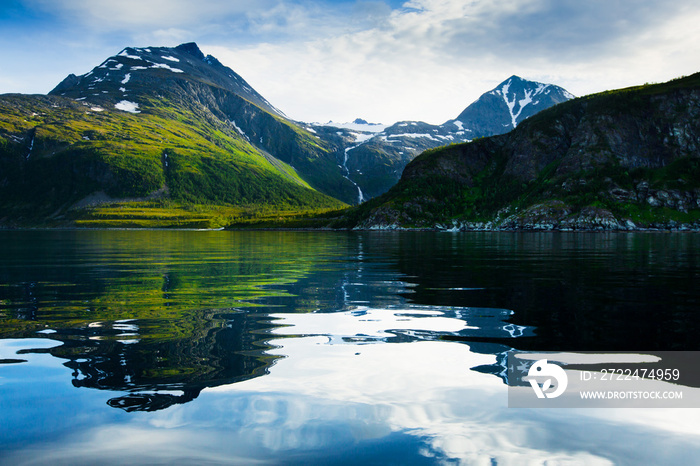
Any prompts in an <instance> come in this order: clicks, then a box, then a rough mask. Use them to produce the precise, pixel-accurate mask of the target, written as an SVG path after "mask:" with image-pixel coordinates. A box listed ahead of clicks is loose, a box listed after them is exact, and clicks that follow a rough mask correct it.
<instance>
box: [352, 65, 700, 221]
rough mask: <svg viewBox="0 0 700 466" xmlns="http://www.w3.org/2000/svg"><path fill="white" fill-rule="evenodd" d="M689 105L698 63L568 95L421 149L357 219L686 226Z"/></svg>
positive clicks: (692, 200)
mask: <svg viewBox="0 0 700 466" xmlns="http://www.w3.org/2000/svg"><path fill="white" fill-rule="evenodd" d="M699 116H700V74H696V75H693V76H690V77H688V78H683V79H679V80H674V81H671V82H669V83H666V84H660V85H654V86H642V87H639V88H632V89H625V90H621V91H614V92H608V93H603V94H599V95H595V96H589V97H586V98H580V99H576V100H574V101H571V102H567V103H564V104H562V105H559V106H557V107H554V108H551V109H549V110H546V111H543V112H541V113H539V114H538V115H536V116H534V117H532V118H530V119H528V120H527V121H525V122H523V123H522V124H521V125H519V126H518V127H517V129H516V130H514V131H512V132H511V133H508V134H505V135H501V136H495V137H491V138H487V139H483V140H479V141H476V142H474V143H470V144H462V145H457V146H452V147H449V148H445V149H443V150H435V151H430V152H427V153H425V154H423V155H421V156H420V157H418V158H416V159H415V160H414V161H413V162H412V163H411V164H409V165H408V166H407V167H406V169H405V171H404V173H403V176H402V178H401V181H400V183H399V184H398V185H397V186H396V187H395V188H394V189H392V190H391V191H390V192H389V193H388V194H387V195H385V196H383V197H382V198H381V199H380V200H377V202H376V205H375V206H373V207H374V208H369V209H366V211H365V212H364V217H363V219H362V220H361V221H359V222H358V223H357V226H359V227H361V228H381V227H388V226H394V227H415V226H418V227H427V228H457V229H594V230H595V229H623V230H624V229H635V228H682V229H688V228H698V227H700V151H698V148H700V118H698V117H699ZM440 184H442V185H443V186H445V188H444V189H442V190H438V189H437V188H434V187H433V186H435V185H440ZM438 191H440V193H441V194H440V195H439V196H436V195H435V194H432V195H431V193H436V192H438ZM425 199H433V201H431V202H426V201H425ZM407 200H410V202H409V204H410V205H412V207H411V209H406V208H404V206H405V205H406V203H407ZM377 205H378V206H379V207H377ZM409 210H410V212H414V214H410V213H409ZM421 211H423V212H425V211H427V212H429V213H430V215H426V214H421V213H420V212H421ZM392 212H393V213H392ZM416 212H417V214H415V213H416Z"/></svg>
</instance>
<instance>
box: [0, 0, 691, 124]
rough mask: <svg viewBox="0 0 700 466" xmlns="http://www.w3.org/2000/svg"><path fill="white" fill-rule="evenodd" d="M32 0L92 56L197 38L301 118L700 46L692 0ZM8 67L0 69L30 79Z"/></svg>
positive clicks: (363, 113) (650, 75)
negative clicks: (399, 2)
mask: <svg viewBox="0 0 700 466" xmlns="http://www.w3.org/2000/svg"><path fill="white" fill-rule="evenodd" d="M26 2H28V3H29V4H31V5H33V6H34V7H36V8H39V9H43V11H46V12H50V13H51V14H53V15H55V16H56V17H58V18H61V20H62V21H63V22H64V23H65V24H67V25H69V26H70V27H68V26H66V31H63V32H61V31H59V32H60V33H61V34H64V35H65V37H62V38H61V39H62V40H63V41H64V42H68V41H70V40H73V41H75V37H76V35H80V39H81V40H80V42H79V44H82V45H74V46H73V47H74V48H75V47H83V49H85V48H87V47H88V46H90V47H92V50H91V51H90V52H91V55H90V57H93V56H94V55H95V52H96V51H98V50H97V49H98V47H97V46H95V45H94V44H100V45H99V50H108V53H116V52H117V51H118V50H120V49H121V48H123V47H125V46H128V45H132V46H148V45H169V46H173V45H177V44H178V43H182V42H189V41H197V42H198V43H199V45H200V47H201V48H202V49H203V50H204V52H205V53H210V54H212V55H214V56H216V57H217V58H219V59H220V60H221V61H222V62H223V63H224V64H226V65H228V66H230V67H231V68H233V69H234V70H235V71H236V72H238V73H239V74H241V75H242V76H243V77H244V78H245V79H246V80H247V81H249V82H250V84H251V85H252V86H253V87H255V88H256V89H257V90H258V91H259V92H260V93H261V94H263V95H264V96H265V97H266V98H267V99H268V100H269V101H270V102H272V103H273V105H275V106H276V107H278V108H280V109H281V110H283V111H284V112H285V113H287V114H288V115H290V116H291V117H292V118H295V119H299V120H304V121H320V120H330V119H333V120H335V121H347V120H353V119H354V118H357V117H362V118H365V119H368V120H371V121H376V122H383V123H393V122H394V121H397V120H402V119H416V120H424V121H428V122H431V123H442V122H444V121H446V120H448V119H450V118H453V117H455V116H456V115H457V114H459V112H460V111H461V110H462V109H463V108H464V107H466V106H467V105H468V104H469V103H471V102H472V101H473V100H475V99H476V98H477V97H478V96H479V95H480V94H481V93H483V92H485V91H488V90H490V89H491V88H493V87H494V86H496V85H497V84H498V83H499V82H501V81H502V80H503V79H505V78H507V77H508V76H510V75H512V74H517V75H520V76H522V77H524V78H528V79H535V80H539V81H544V82H551V83H554V84H558V85H561V86H563V87H565V88H567V89H568V90H569V91H571V92H573V93H574V94H576V95H583V94H587V93H590V92H595V91H601V90H604V89H610V88H615V87H621V86H627V85H633V84H638V83H643V82H647V81H649V82H660V81H665V80H667V79H670V78H673V77H675V76H678V75H682V74H690V73H692V72H695V71H697V69H696V66H697V65H696V64H697V63H698V62H699V60H698V58H700V30H698V28H697V27H695V25H696V24H697V22H698V21H700V6H698V5H697V4H696V3H697V2H695V1H694V0H679V1H677V2H675V3H674V7H673V8H668V6H667V4H666V3H665V2H662V1H659V0H636V1H632V0H620V1H617V2H609V1H604V0H589V1H586V2H581V1H579V0H503V1H500V2H492V1H490V0H471V1H468V2H465V1H462V0H409V1H406V2H405V3H404V4H403V5H401V6H400V7H396V5H397V3H396V1H395V0H393V1H392V3H391V4H392V5H393V6H394V7H395V8H394V9H393V10H392V9H391V8H389V6H388V3H386V2H382V1H357V2H354V3H345V2H343V3H340V4H338V3H336V2H326V1H324V0H316V1H312V2H301V1H293V0H262V1H257V2H249V1H244V0H233V1H226V0H211V1H205V0H197V1H191V0H125V1H121V2H113V1H95V0H63V1H60V2H55V1H53V0H26ZM68 29H70V31H72V32H70V33H69V32H68ZM76 31H77V32H76ZM37 32H38V31H37ZM71 33H72V34H73V36H71V35H70V34H71ZM0 34H1V33H0ZM57 35H58V34H57ZM88 35H89V37H90V40H85V37H87V36H88ZM71 38H72V39H71ZM12 40H15V38H12ZM6 42H7V44H11V43H12V44H14V42H12V41H11V40H10V39H9V38H8V39H7V40H6ZM88 44H93V45H88ZM0 45H2V44H0ZM8 46H9V45H8ZM13 46H14V45H13ZM20 47H21V46H20ZM34 50H36V48H34ZM77 52H78V49H77V48H76V49H75V50H74V51H73V52H71V53H72V56H73V57H77V56H78V55H80V54H78V53H77ZM32 53H34V52H32ZM82 55H86V54H85V53H83V54H82ZM105 56H106V55H105ZM103 58H104V57H103ZM32 59H33V60H34V61H35V62H42V61H44V60H42V57H40V56H32ZM52 59H53V60H56V59H55V58H53V57H45V61H46V62H49V61H50V60H52ZM90 59H92V58H90ZM97 61H99V60H96V62H97ZM62 62H66V60H65V59H63V60H62ZM74 62H75V60H73V61H72V62H71V63H74ZM96 62H95V63H93V62H89V63H84V64H83V65H81V67H80V68H76V69H71V70H68V72H74V73H83V72H85V71H87V70H88V69H89V68H90V67H91V66H94V65H96V64H97V63H96ZM66 66H67V65H66V64H65V63H58V64H57V68H60V69H61V70H65V69H66ZM71 66H74V65H71ZM12 68H13V69H12V71H10V70H7V71H6V70H2V72H0V82H22V81H29V79H26V80H23V78H21V77H17V76H18V75H17V74H15V75H11V74H10V72H12V73H19V72H20V71H17V70H21V69H23V67H22V66H13V67H12ZM65 74H67V73H65ZM55 84H56V83H55V82H51V83H50V84H47V85H46V86H45V87H46V88H47V89H50V88H52V87H53V86H54V85H55ZM3 91H4V90H3Z"/></svg>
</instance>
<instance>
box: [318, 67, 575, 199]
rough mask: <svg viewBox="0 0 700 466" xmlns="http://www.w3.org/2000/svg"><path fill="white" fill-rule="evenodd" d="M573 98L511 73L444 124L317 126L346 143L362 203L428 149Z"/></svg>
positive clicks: (507, 125) (500, 128) (486, 132)
mask: <svg viewBox="0 0 700 466" xmlns="http://www.w3.org/2000/svg"><path fill="white" fill-rule="evenodd" d="M573 97H574V96H573V95H572V94H570V93H569V92H568V91H566V90H565V89H563V88H561V87H559V86H555V85H552V84H544V83H539V82H535V81H528V80H525V79H522V78H520V77H518V76H511V77H510V78H508V79H506V80H505V81H503V82H502V83H500V84H499V85H498V86H496V87H495V88H494V89H492V90H491V91H489V92H486V93H485V94H483V95H482V96H481V97H479V99H477V100H476V101H475V102H474V103H472V104H471V105H469V106H468V107H467V108H466V109H464V111H463V112H462V113H460V114H459V115H458V116H457V118H455V119H452V120H448V121H446V122H445V123H443V124H441V125H431V124H428V123H424V122H419V121H400V122H397V123H394V124H393V125H390V126H386V127H384V126H381V125H374V126H367V125H363V124H358V120H355V122H353V123H352V124H343V125H338V124H333V123H332V122H329V123H327V124H325V125H318V124H315V125H313V128H314V130H315V131H317V132H323V133H324V134H326V137H327V138H331V139H334V142H335V144H340V145H344V149H343V150H344V156H343V161H344V162H343V164H342V165H343V168H344V171H345V172H346V176H347V178H348V179H349V180H351V181H352V182H353V183H355V184H356V186H357V191H358V192H357V196H358V198H357V200H358V201H360V202H361V201H365V200H368V199H371V198H373V197H376V196H379V195H381V194H383V193H385V192H386V191H388V190H389V188H391V187H392V186H394V185H395V184H396V183H397V182H398V180H399V178H400V177H401V173H402V172H403V169H404V168H405V167H406V165H407V164H408V163H409V162H410V161H411V160H413V159H414V158H415V157H416V156H417V155H418V154H420V153H421V152H423V151H424V150H427V149H432V148H435V147H439V146H444V145H447V144H452V143H459V142H466V141H470V140H472V139H476V138H480V137H485V136H494V135H497V134H503V133H506V132H508V131H510V130H512V129H513V128H515V127H516V126H517V125H518V124H519V123H520V122H522V121H523V120H525V119H526V118H528V117H530V116H532V115H535V114H536V113H538V112H540V111H541V110H544V109H546V108H549V107H551V106H553V105H556V104H558V103H561V102H565V101H567V100H569V99H572V98H573ZM360 121H361V122H364V120H360ZM364 123H366V122H364ZM322 127H332V128H335V129H334V130H332V131H328V130H325V129H322Z"/></svg>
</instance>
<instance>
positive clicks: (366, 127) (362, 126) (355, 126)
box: [312, 120, 389, 133]
mask: <svg viewBox="0 0 700 466" xmlns="http://www.w3.org/2000/svg"><path fill="white" fill-rule="evenodd" d="M312 125H314V126H330V127H332V128H341V129H348V130H351V131H361V132H364V133H381V132H382V131H384V130H385V129H386V128H388V127H389V125H383V124H381V123H367V122H364V123H358V120H355V121H353V122H350V123H336V122H334V121H329V122H328V123H312Z"/></svg>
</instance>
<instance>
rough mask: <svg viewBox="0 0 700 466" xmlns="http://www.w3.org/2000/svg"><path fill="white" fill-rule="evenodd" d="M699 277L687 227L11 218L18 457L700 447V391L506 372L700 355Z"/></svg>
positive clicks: (588, 458) (498, 457)
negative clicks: (627, 392) (636, 399)
mask: <svg viewBox="0 0 700 466" xmlns="http://www.w3.org/2000/svg"><path fill="white" fill-rule="evenodd" d="M699 283H700V236H699V235H697V234H689V233H688V234H667V233H644V234H639V233H636V234H632V233H615V234H612V233H611V234H590V233H568V234H563V233H520V234H515V233H470V234H465V233H460V234H449V233H445V234H437V233H395V232H381V233H332V232H223V231H221V232H185V231H0V463H1V464H13V465H14V464H76V463H88V464H94V463H100V464H125V463H136V464H172V463H176V464H221V463H224V464H250V463H262V464H357V463H360V462H364V463H368V464H443V463H447V464H452V463H455V464H486V465H492V464H499V465H500V464H526V463H527V464H541V463H545V462H547V461H549V462H551V464H697V458H698V457H700V410H695V409H684V410H681V409H676V410H665V409H646V410H639V409H598V410H595V409H585V410H584V409H580V410H575V409H561V410H555V409H539V410H537V409H509V408H507V390H506V385H505V383H504V380H503V373H504V358H505V355H506V353H507V352H508V351H510V350H512V349H514V348H515V349H519V350H537V351H560V350H566V351H583V350H601V351H617V350H634V351H651V350H700V338H698V334H699V331H700V286H698V284H699ZM547 464H550V463H547Z"/></svg>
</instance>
